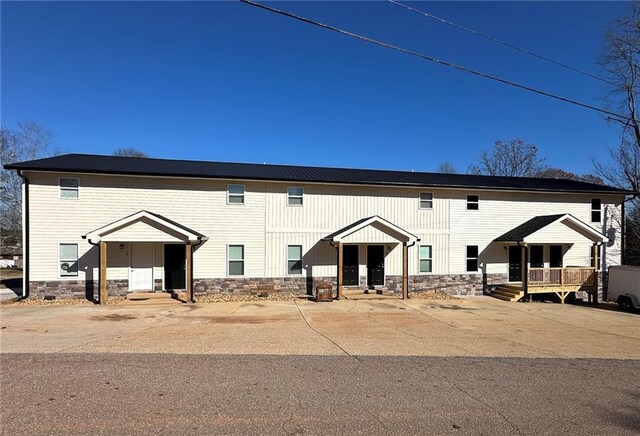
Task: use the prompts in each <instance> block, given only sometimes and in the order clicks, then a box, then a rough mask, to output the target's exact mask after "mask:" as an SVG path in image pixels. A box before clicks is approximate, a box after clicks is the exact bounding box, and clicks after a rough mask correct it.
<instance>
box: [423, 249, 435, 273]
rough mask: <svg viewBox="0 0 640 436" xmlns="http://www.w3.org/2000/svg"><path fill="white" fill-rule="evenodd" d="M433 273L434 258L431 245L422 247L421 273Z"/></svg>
mask: <svg viewBox="0 0 640 436" xmlns="http://www.w3.org/2000/svg"><path fill="white" fill-rule="evenodd" d="M432 271H433V258H432V251H431V245H421V246H420V272H421V273H430V272H432Z"/></svg>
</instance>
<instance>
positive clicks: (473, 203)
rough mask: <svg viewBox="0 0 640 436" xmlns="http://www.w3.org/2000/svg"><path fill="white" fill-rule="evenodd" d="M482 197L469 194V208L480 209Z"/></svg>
mask: <svg viewBox="0 0 640 436" xmlns="http://www.w3.org/2000/svg"><path fill="white" fill-rule="evenodd" d="M479 205H480V197H478V196H477V195H467V210H478V209H479V208H480V207H479Z"/></svg>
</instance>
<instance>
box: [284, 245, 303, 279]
mask: <svg viewBox="0 0 640 436" xmlns="http://www.w3.org/2000/svg"><path fill="white" fill-rule="evenodd" d="M287 274H288V275H290V276H298V275H301V274H302V245H287Z"/></svg>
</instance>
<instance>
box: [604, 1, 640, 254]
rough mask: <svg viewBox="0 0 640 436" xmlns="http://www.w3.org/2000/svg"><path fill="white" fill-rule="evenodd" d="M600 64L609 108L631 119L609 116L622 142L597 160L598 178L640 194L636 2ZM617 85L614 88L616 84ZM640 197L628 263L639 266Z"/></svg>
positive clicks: (632, 208) (609, 37) (632, 214)
mask: <svg viewBox="0 0 640 436" xmlns="http://www.w3.org/2000/svg"><path fill="white" fill-rule="evenodd" d="M598 63H599V65H600V67H601V68H602V70H603V72H604V76H605V77H606V79H607V80H608V81H609V82H611V83H612V85H611V86H610V88H609V93H608V94H607V95H606V97H605V99H606V102H607V104H608V106H609V107H610V108H611V109H612V110H613V111H615V112H616V113H619V114H621V115H623V116H625V117H628V119H623V118H616V117H609V118H608V119H607V121H608V122H610V123H612V124H615V125H617V126H618V127H619V128H620V143H619V144H618V146H616V147H613V148H610V149H609V151H608V154H609V162H603V161H601V160H597V159H594V160H593V164H594V167H595V169H596V172H597V173H598V175H600V176H601V177H602V178H603V179H604V180H605V181H606V182H607V183H609V184H611V185H614V186H618V187H620V188H625V189H629V190H632V191H635V192H638V191H640V121H639V120H638V116H639V115H640V114H638V111H637V101H638V90H639V88H640V4H638V3H636V2H634V3H632V4H631V6H630V10H629V13H628V14H627V15H626V16H624V17H621V18H619V19H617V20H616V21H615V23H613V25H612V26H611V28H610V29H609V30H608V31H607V32H605V34H604V38H603V51H602V55H601V56H600V58H599V60H598ZM614 84H615V85H614ZM638 209H640V198H638V197H635V198H634V199H632V200H631V203H630V204H629V214H628V215H627V217H626V221H627V241H626V249H627V252H626V253H625V261H626V262H627V263H632V264H639V265H640V254H639V253H637V250H636V253H635V256H634V255H633V253H632V252H630V249H632V248H634V247H638V246H640V213H639V212H638Z"/></svg>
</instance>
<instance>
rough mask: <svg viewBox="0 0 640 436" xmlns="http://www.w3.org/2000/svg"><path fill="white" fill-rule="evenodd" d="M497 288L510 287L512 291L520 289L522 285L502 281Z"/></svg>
mask: <svg viewBox="0 0 640 436" xmlns="http://www.w3.org/2000/svg"><path fill="white" fill-rule="evenodd" d="M498 288H503V289H512V290H514V291H522V285H512V284H509V283H503V284H501V285H498Z"/></svg>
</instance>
